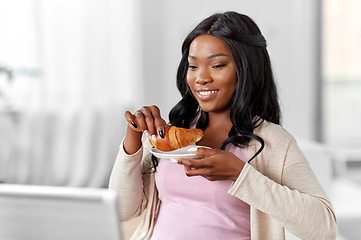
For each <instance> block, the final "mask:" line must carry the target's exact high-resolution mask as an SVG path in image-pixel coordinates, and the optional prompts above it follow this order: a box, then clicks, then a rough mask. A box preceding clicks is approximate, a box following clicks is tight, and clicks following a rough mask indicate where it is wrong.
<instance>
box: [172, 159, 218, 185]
mask: <svg viewBox="0 0 361 240" xmlns="http://www.w3.org/2000/svg"><path fill="white" fill-rule="evenodd" d="M177 161H178V164H182V165H184V170H185V173H186V175H187V176H188V177H191V176H203V177H205V178H207V179H208V180H213V179H212V176H213V174H212V171H213V168H212V166H213V163H212V162H213V161H212V160H211V159H209V158H202V159H193V160H191V159H185V158H177Z"/></svg>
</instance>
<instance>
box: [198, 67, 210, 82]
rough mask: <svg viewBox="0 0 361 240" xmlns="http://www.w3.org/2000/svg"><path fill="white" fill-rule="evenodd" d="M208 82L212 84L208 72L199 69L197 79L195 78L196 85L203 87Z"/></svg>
mask: <svg viewBox="0 0 361 240" xmlns="http://www.w3.org/2000/svg"><path fill="white" fill-rule="evenodd" d="M209 82H212V78H211V76H210V75H209V73H208V71H207V70H202V69H199V71H198V74H197V77H196V83H197V84H200V85H204V84H207V83H209Z"/></svg>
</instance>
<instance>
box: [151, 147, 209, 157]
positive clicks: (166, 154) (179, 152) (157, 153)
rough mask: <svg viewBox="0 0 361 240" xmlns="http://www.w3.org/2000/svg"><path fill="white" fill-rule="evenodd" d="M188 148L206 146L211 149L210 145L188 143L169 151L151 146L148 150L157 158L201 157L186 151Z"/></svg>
mask: <svg viewBox="0 0 361 240" xmlns="http://www.w3.org/2000/svg"><path fill="white" fill-rule="evenodd" d="M190 148H208V149H211V148H210V147H206V146H197V145H190V146H187V147H184V148H180V149H177V150H174V151H169V152H164V151H161V150H159V149H157V148H152V149H151V150H150V152H151V153H152V154H153V155H154V156H156V157H157V158H163V159H170V160H172V159H175V158H190V159H197V158H202V157H203V156H202V155H197V154H194V153H192V152H190V151H188V150H189V149H190Z"/></svg>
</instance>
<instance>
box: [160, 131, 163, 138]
mask: <svg viewBox="0 0 361 240" xmlns="http://www.w3.org/2000/svg"><path fill="white" fill-rule="evenodd" d="M159 136H160V137H161V138H164V132H163V130H159Z"/></svg>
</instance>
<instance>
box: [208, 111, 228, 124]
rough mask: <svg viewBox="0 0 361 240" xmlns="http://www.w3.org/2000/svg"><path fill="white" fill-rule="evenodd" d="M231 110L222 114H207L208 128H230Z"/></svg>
mask: <svg viewBox="0 0 361 240" xmlns="http://www.w3.org/2000/svg"><path fill="white" fill-rule="evenodd" d="M230 114H231V110H230V109H228V110H225V111H223V112H217V113H215V112H209V113H208V126H207V127H210V128H213V127H217V126H223V127H227V128H228V127H229V128H231V127H232V126H233V124H232V121H231V118H230Z"/></svg>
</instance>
